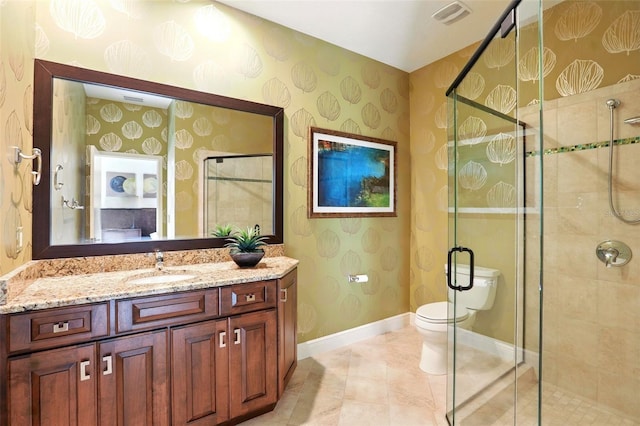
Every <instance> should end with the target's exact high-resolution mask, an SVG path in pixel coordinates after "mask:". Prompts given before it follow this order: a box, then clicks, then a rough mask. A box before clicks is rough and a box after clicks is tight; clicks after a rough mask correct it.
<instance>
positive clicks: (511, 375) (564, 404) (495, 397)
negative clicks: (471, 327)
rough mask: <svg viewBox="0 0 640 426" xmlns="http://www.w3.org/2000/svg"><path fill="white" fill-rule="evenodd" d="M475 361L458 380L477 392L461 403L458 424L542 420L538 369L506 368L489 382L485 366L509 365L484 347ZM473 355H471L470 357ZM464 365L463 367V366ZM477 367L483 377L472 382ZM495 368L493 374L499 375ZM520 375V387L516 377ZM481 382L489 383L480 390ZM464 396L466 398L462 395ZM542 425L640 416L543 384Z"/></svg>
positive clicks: (577, 425) (504, 425) (624, 424)
mask: <svg viewBox="0 0 640 426" xmlns="http://www.w3.org/2000/svg"><path fill="white" fill-rule="evenodd" d="M468 354H469V355H471V354H473V359H474V362H473V365H475V367H472V366H471V364H469V366H467V367H466V371H465V374H464V376H463V377H462V378H460V379H459V381H458V387H459V388H467V386H469V387H468V388H467V389H469V395H471V390H473V396H471V397H470V398H468V399H467V400H466V402H465V403H464V404H462V405H460V406H459V408H458V409H457V411H456V424H460V425H462V426H513V425H518V426H535V425H537V424H538V420H537V418H538V379H537V375H536V373H535V371H534V369H533V368H532V367H531V366H528V365H526V364H521V365H520V366H518V369H517V371H513V369H512V368H509V369H508V370H510V371H508V370H504V374H503V375H502V377H501V378H500V379H498V380H494V381H493V382H492V383H488V382H487V380H488V378H489V375H488V374H487V370H486V369H483V366H485V367H486V365H490V364H491V363H493V365H494V366H497V365H501V366H502V365H505V364H506V363H505V362H504V361H502V362H500V361H499V358H498V357H496V356H493V355H488V354H486V353H483V352H481V351H477V350H473V351H469V352H468ZM469 359H471V358H469ZM461 369H464V368H460V369H459V370H461ZM473 369H476V370H477V373H478V376H476V378H480V379H481V380H479V381H478V380H476V381H475V382H476V385H472V383H473V381H472V380H471V378H472V377H473ZM499 371H500V369H493V370H492V373H490V374H494V375H493V378H494V379H495V378H496V377H498V375H496V374H495V373H496V372H499ZM516 375H517V388H516V386H514V383H513V382H514V380H515V377H516ZM477 383H483V384H484V385H485V387H484V388H483V389H482V391H481V392H478V389H477ZM516 389H517V395H518V398H517V407H518V408H517V412H518V418H517V419H515V418H514V407H513V399H514V394H515V392H516ZM459 400H462V399H459ZM541 424H542V425H544V426H588V425H594V426H605V425H607V426H608V425H616V426H634V425H635V426H638V425H640V420H638V419H631V418H628V417H625V416H624V415H623V414H621V413H617V412H614V411H613V410H611V409H607V408H606V407H602V406H600V405H598V404H596V403H595V402H594V401H591V400H588V399H586V398H583V397H580V396H578V395H575V394H573V393H571V392H569V391H566V390H563V389H560V388H558V387H557V386H554V385H551V384H546V383H545V384H543V387H542V422H541Z"/></svg>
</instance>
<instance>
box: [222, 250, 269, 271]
mask: <svg viewBox="0 0 640 426" xmlns="http://www.w3.org/2000/svg"><path fill="white" fill-rule="evenodd" d="M230 255H231V259H233V261H234V262H236V265H238V266H239V267H241V268H250V267H252V266H256V265H257V264H258V263H259V262H260V260H262V258H263V256H264V251H263V250H261V251H254V252H250V253H241V252H238V253H230Z"/></svg>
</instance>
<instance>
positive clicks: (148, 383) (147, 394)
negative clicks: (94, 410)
mask: <svg viewBox="0 0 640 426" xmlns="http://www.w3.org/2000/svg"><path fill="white" fill-rule="evenodd" d="M98 353H99V356H100V363H101V368H100V369H99V371H98V375H99V379H98V386H99V392H100V400H99V403H100V424H101V425H116V424H117V425H132V426H133V425H154V426H160V425H168V424H169V374H168V365H167V334H166V331H157V332H154V333H149V334H140V335H135V336H128V337H119V338H117V339H113V340H109V341H106V342H102V343H100V344H99V346H98Z"/></svg>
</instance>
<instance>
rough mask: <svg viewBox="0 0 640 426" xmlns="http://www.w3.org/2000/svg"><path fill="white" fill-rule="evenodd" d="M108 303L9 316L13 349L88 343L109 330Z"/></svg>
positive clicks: (23, 349) (33, 348) (34, 348)
mask: <svg viewBox="0 0 640 426" xmlns="http://www.w3.org/2000/svg"><path fill="white" fill-rule="evenodd" d="M108 311H109V310H108V306H107V304H106V303H100V304H95V305H81V306H73V307H68V308H56V309H47V310H44V311H33V312H29V313H25V314H13V315H11V316H10V317H9V351H10V352H17V351H25V350H29V351H32V350H38V349H45V348H51V347H54V346H62V345H71V344H74V343H79V342H86V341H87V340H91V339H93V338H95V337H100V336H106V335H107V334H108V333H109V318H108Z"/></svg>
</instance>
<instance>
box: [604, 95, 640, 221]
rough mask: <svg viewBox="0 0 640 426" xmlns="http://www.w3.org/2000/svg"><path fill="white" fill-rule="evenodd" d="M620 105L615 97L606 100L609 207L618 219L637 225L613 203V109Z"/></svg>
mask: <svg viewBox="0 0 640 426" xmlns="http://www.w3.org/2000/svg"><path fill="white" fill-rule="evenodd" d="M618 106H620V101H619V100H617V99H609V100H607V107H609V209H610V210H611V214H612V215H613V216H615V217H616V218H617V219H619V220H620V221H622V222H624V223H626V224H628V225H637V224H639V223H640V219H627V218H625V217H623V216H622V214H620V213H618V211H617V210H616V207H615V205H614V204H613V145H614V141H613V110H614V109H616V108H617V107H618Z"/></svg>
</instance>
